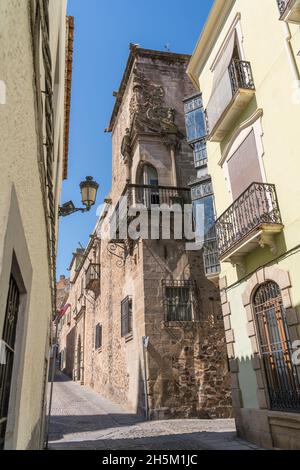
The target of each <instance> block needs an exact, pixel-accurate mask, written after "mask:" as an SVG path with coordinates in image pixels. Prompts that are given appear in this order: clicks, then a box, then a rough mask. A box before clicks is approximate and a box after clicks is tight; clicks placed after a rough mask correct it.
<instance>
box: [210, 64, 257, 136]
mask: <svg viewBox="0 0 300 470" xmlns="http://www.w3.org/2000/svg"><path fill="white" fill-rule="evenodd" d="M254 94H255V86H254V80H253V75H252V69H251V64H250V62H246V61H243V60H239V59H234V60H232V61H231V63H230V65H229V67H228V69H227V70H226V72H225V74H224V75H223V77H222V78H221V80H220V82H219V83H218V85H217V87H216V89H215V90H214V91H213V93H212V96H211V98H210V101H209V103H208V106H207V109H206V118H207V127H208V134H209V135H208V140H209V141H211V142H222V140H223V139H224V137H225V136H226V135H227V134H228V132H229V131H230V129H231V128H232V126H233V124H234V122H235V121H236V120H237V118H238V117H239V115H240V114H241V113H242V112H243V111H244V109H245V108H246V107H247V105H248V104H249V102H250V101H251V99H252V98H253V96H254Z"/></svg>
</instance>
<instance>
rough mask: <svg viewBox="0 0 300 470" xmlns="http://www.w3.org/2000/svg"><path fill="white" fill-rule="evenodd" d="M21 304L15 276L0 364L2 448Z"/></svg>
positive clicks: (1, 446)
mask: <svg viewBox="0 0 300 470" xmlns="http://www.w3.org/2000/svg"><path fill="white" fill-rule="evenodd" d="M19 305H20V292H19V289H18V286H17V283H16V281H15V279H14V278H13V276H11V278H10V282H9V290H8V298H7V303H6V312H5V317H4V326H3V333H2V342H1V343H2V344H1V347H3V349H4V354H1V356H3V357H1V364H0V449H3V448H4V443H5V433H6V426H7V418H8V407H9V398H10V391H11V383H12V373H13V365H14V356H15V340H16V330H17V322H18V313H19Z"/></svg>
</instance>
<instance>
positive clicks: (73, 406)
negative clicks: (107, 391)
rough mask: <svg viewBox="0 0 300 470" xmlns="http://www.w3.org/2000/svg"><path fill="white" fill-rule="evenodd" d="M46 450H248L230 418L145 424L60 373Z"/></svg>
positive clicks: (248, 446)
mask: <svg viewBox="0 0 300 470" xmlns="http://www.w3.org/2000/svg"><path fill="white" fill-rule="evenodd" d="M49 447H50V449H55V450H64V449H91V450H92V449H97V450H118V449H123V450H217V449H219V450H225V449H227V450H251V449H256V447H255V446H254V445H252V444H249V443H247V442H245V441H242V440H241V439H238V438H237V437H236V433H235V426H234V421H233V420H230V419H227V420H211V421H210V420H197V419H192V420H172V421H156V422H153V421H151V422H145V421H142V420H141V419H140V418H138V417H136V416H135V415H132V414H128V412H126V411H124V410H122V408H121V407H120V406H118V405H116V404H114V403H112V402H110V401H108V400H106V399H104V398H103V397H101V396H99V395H98V394H97V393H95V392H94V391H92V390H91V389H89V388H87V387H82V386H80V385H77V384H76V383H74V382H72V381H70V380H68V379H67V378H66V377H64V376H60V377H59V378H58V379H57V381H56V382H55V384H54V396H53V407H52V418H51V427H50V445H49Z"/></svg>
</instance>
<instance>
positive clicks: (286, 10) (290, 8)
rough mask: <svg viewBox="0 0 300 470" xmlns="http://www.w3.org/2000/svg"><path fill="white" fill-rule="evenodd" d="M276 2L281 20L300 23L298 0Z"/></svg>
mask: <svg viewBox="0 0 300 470" xmlns="http://www.w3.org/2000/svg"><path fill="white" fill-rule="evenodd" d="M277 4H278V8H279V12H280V19H281V20H282V21H286V22H287V23H295V24H300V0H277Z"/></svg>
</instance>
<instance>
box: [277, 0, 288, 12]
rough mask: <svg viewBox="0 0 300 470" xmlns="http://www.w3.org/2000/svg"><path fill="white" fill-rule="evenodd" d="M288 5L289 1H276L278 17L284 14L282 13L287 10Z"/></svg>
mask: <svg viewBox="0 0 300 470" xmlns="http://www.w3.org/2000/svg"><path fill="white" fill-rule="evenodd" d="M289 3H290V0H277V4H278V8H279V12H280V15H283V14H284V12H285V10H286V9H287V7H288V4H289Z"/></svg>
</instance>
